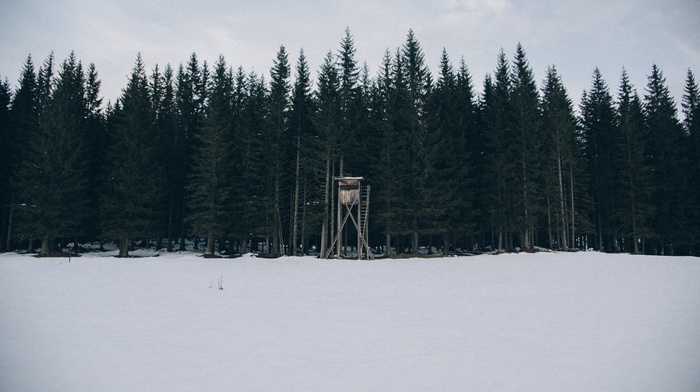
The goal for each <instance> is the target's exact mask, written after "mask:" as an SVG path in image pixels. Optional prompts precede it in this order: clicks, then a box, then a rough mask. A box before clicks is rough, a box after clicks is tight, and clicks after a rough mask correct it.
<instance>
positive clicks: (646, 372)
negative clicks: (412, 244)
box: [0, 252, 700, 391]
mask: <svg viewBox="0 0 700 392" xmlns="http://www.w3.org/2000/svg"><path fill="white" fill-rule="evenodd" d="M219 278H222V279H223V288H224V290H218V280H219ZM698 369H700V260H698V259H697V258H671V257H665V258H663V257H648V256H628V255H606V254H601V253H594V252H586V253H562V254H557V253H536V254H512V255H499V256H489V255H482V256H477V257H464V258H442V259H407V260H376V261H356V260H341V261H337V260H318V259H314V258H281V259H274V260H267V259H257V258H252V257H250V256H244V257H242V258H238V259H203V258H200V257H195V256H194V255H192V254H162V255H161V256H160V257H151V258H136V259H116V258H111V257H96V256H95V255H90V254H87V255H84V256H82V257H80V258H73V259H72V261H71V262H70V263H69V262H68V260H67V259H58V258H48V259H36V258H33V257H30V256H20V255H16V254H3V255H0V391H42V390H51V391H79V390H90V391H195V390H199V391H202V390H214V389H216V390H230V391H321V390H323V391H426V390H433V391H438V390H439V391H562V390H566V391H697V390H700V371H698Z"/></svg>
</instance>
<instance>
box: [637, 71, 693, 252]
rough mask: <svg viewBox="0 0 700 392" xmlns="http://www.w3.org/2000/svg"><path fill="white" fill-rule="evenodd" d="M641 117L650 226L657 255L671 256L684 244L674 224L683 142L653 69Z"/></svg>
mask: <svg viewBox="0 0 700 392" xmlns="http://www.w3.org/2000/svg"><path fill="white" fill-rule="evenodd" d="M644 115H645V116H644V117H645V123H646V126H647V135H648V138H647V143H646V146H647V153H646V155H647V159H648V163H649V165H650V168H651V170H652V173H653V175H652V181H653V184H654V187H655V190H654V193H653V195H652V201H653V204H654V205H655V206H656V208H657V209H656V212H655V214H654V218H653V223H652V225H653V227H654V229H655V232H656V234H657V235H658V238H659V241H660V245H661V246H660V249H659V251H660V252H661V253H663V254H669V255H673V254H674V252H675V246H677V245H680V244H682V243H683V242H686V241H687V239H686V238H684V237H685V235H684V233H683V230H684V228H682V227H679V226H680V225H678V224H677V223H678V222H683V221H685V216H684V213H685V211H682V209H681V207H682V206H683V204H682V199H683V197H684V196H685V192H684V191H685V189H686V188H685V187H683V182H682V181H680V180H679V179H682V178H683V175H684V174H685V173H684V167H683V159H682V153H681V151H682V150H683V143H684V142H685V138H684V135H683V128H682V126H681V124H680V122H679V121H678V117H677V112H676V104H675V103H674V101H673V98H672V97H671V93H670V92H669V90H668V87H667V86H666V79H665V78H664V76H663V73H662V72H661V70H660V69H659V68H658V67H657V66H656V65H654V66H653V67H652V73H651V75H649V78H648V82H647V88H646V94H645V95H644Z"/></svg>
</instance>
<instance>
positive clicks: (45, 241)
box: [39, 237, 51, 256]
mask: <svg viewBox="0 0 700 392" xmlns="http://www.w3.org/2000/svg"><path fill="white" fill-rule="evenodd" d="M50 242H51V241H50V239H49V237H44V238H42V239H41V250H40V251H39V256H48V255H49V252H50V251H51V249H49V244H50Z"/></svg>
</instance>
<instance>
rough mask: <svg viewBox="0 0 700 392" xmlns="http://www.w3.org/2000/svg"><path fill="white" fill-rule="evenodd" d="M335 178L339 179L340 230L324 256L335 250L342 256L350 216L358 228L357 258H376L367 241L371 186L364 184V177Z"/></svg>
mask: <svg viewBox="0 0 700 392" xmlns="http://www.w3.org/2000/svg"><path fill="white" fill-rule="evenodd" d="M335 180H336V181H338V220H337V221H336V222H337V225H338V230H337V231H336V233H335V237H334V238H333V241H332V242H331V246H330V248H328V251H327V252H326V254H325V255H324V257H325V258H330V257H331V255H332V254H333V251H334V250H335V252H336V257H337V258H341V257H342V250H343V234H344V230H345V224H346V223H347V221H348V218H350V220H351V221H352V223H353V224H354V226H355V229H356V230H357V259H358V260H362V258H363V257H364V258H366V259H374V255H373V254H372V252H370V250H369V244H368V242H367V237H368V236H367V232H368V228H369V225H368V223H367V220H368V218H369V190H370V187H369V185H367V186H362V180H364V178H363V177H335Z"/></svg>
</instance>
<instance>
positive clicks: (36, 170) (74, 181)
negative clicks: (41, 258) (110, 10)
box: [18, 53, 89, 255]
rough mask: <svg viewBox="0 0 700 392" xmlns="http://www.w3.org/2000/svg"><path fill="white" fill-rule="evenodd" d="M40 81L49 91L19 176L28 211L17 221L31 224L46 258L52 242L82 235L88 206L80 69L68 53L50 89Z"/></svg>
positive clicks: (83, 102)
mask: <svg viewBox="0 0 700 392" xmlns="http://www.w3.org/2000/svg"><path fill="white" fill-rule="evenodd" d="M44 77H45V78H46V80H45V81H43V83H45V84H46V85H48V86H52V87H50V89H49V91H48V94H49V96H48V98H47V99H46V101H45V103H46V107H45V109H44V110H43V111H42V113H41V117H40V125H39V127H38V128H36V132H34V133H32V134H31V135H30V136H29V141H30V143H29V144H28V145H27V146H26V147H27V148H28V151H27V154H26V155H25V157H24V160H23V161H22V165H21V167H20V169H19V171H18V184H19V187H18V190H19V195H20V200H22V202H23V204H26V205H28V206H29V208H24V209H21V210H20V211H21V212H22V214H21V215H20V216H19V217H18V218H21V219H26V220H28V221H31V222H33V225H34V229H35V233H34V234H35V235H36V236H37V237H38V238H40V239H41V240H42V246H41V252H40V255H47V254H48V253H49V251H50V244H51V241H52V240H53V239H55V238H58V237H68V238H71V239H75V237H76V236H78V235H82V234H86V233H84V229H85V221H86V218H87V216H88V215H87V213H86V211H87V210H88V209H87V207H88V206H89V199H88V193H87V190H88V183H87V177H86V164H87V160H86V150H85V136H86V135H85V130H86V124H85V120H86V118H87V107H86V96H85V76H84V73H83V68H82V65H81V64H80V62H78V60H77V59H76V58H75V55H74V54H73V53H71V55H70V57H69V58H68V59H67V60H65V61H64V62H63V64H62V65H61V69H60V72H59V75H58V78H57V79H56V81H55V84H54V82H53V79H52V78H51V77H50V76H48V73H47V74H45V76H44ZM54 86H55V87H54Z"/></svg>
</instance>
